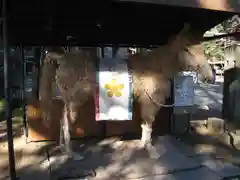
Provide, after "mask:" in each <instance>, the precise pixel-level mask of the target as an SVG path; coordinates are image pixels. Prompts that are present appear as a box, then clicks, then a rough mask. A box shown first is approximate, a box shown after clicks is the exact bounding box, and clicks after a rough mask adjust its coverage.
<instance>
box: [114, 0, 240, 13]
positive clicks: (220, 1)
mask: <svg viewBox="0 0 240 180" xmlns="http://www.w3.org/2000/svg"><path fill="white" fill-rule="evenodd" d="M116 1H121V2H138V3H150V4H162V5H170V6H182V7H192V8H203V9H210V10H217V11H227V12H235V13H240V3H239V1H238V0H171V1H169V0H116Z"/></svg>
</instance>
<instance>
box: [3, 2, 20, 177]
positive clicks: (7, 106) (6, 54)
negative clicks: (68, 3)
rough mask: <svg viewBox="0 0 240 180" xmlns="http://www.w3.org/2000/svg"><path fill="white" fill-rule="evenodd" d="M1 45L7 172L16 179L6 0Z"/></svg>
mask: <svg viewBox="0 0 240 180" xmlns="http://www.w3.org/2000/svg"><path fill="white" fill-rule="evenodd" d="M2 7H3V9H2V12H3V47H4V94H5V112H6V117H7V137H8V155H9V174H10V178H11V180H16V179H17V178H16V170H15V158H14V145H13V130H12V109H11V94H10V87H9V85H10V83H9V74H10V73H9V66H8V60H9V47H8V34H7V20H8V19H7V18H8V17H7V0H3V4H2Z"/></svg>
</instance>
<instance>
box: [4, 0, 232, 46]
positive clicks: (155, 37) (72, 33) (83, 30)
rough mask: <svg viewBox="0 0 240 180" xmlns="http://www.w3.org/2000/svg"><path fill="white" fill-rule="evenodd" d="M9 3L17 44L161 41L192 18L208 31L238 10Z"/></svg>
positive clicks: (195, 27) (37, 0) (39, 0)
mask: <svg viewBox="0 0 240 180" xmlns="http://www.w3.org/2000/svg"><path fill="white" fill-rule="evenodd" d="M138 1H140V0H138ZM156 1H157V0H156ZM7 2H8V23H9V28H8V29H9V40H10V44H12V45H17V44H24V45H55V44H61V45H63V44H65V45H86V46H87V45H99V44H121V45H126V46H132V45H141V46H145V45H149V44H151V45H159V44H164V43H166V42H167V40H168V39H169V38H170V37H171V36H173V35H174V34H176V33H177V32H178V31H179V30H180V29H181V28H182V27H183V24H184V23H185V22H188V23H190V25H191V27H192V31H198V32H199V33H202V34H203V32H205V31H206V30H208V29H210V28H211V27H213V26H215V25H217V24H219V23H220V22H222V21H223V20H225V19H227V18H230V17H231V16H232V15H233V14H234V13H233V12H226V11H215V10H207V9H202V8H190V7H183V6H172V5H171V6H169V5H166V3H165V4H164V3H156V4H154V3H143V2H128V1H122V0H115V1H99V0H98V1H97V0H96V1H91V0H86V1H73V0H68V1H57V0H31V1H30V0H24V1H16V0H9V1H7ZM162 2H166V1H162ZM171 2H173V1H171Z"/></svg>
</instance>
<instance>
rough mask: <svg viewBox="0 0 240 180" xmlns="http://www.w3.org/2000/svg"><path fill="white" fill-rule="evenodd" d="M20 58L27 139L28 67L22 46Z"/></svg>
mask: <svg viewBox="0 0 240 180" xmlns="http://www.w3.org/2000/svg"><path fill="white" fill-rule="evenodd" d="M20 56H21V57H20V58H21V62H22V100H23V124H24V131H25V135H26V137H28V129H27V115H26V113H27V108H26V106H27V103H26V73H27V66H26V61H25V58H24V48H23V46H22V45H21V46H20Z"/></svg>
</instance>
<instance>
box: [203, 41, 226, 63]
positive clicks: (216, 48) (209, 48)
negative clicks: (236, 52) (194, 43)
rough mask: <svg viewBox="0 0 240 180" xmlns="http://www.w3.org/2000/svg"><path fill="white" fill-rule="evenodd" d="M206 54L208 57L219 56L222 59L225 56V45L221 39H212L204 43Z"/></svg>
mask: <svg viewBox="0 0 240 180" xmlns="http://www.w3.org/2000/svg"><path fill="white" fill-rule="evenodd" d="M203 45H204V54H205V56H206V57H207V58H208V59H212V58H217V59H219V60H222V59H223V58H224V46H223V43H222V42H221V41H219V40H212V41H207V42H204V43H203Z"/></svg>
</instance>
